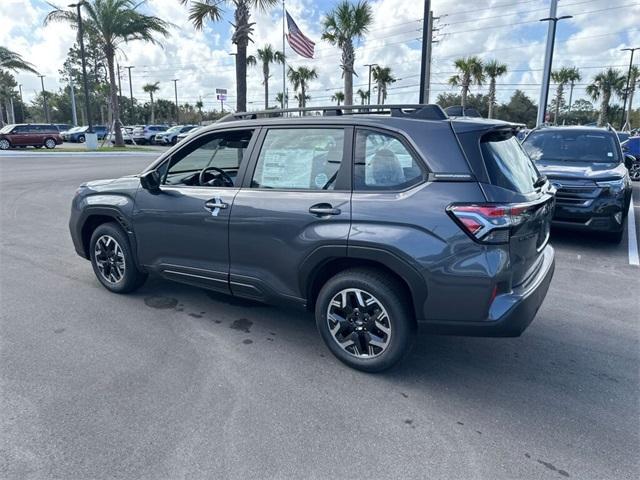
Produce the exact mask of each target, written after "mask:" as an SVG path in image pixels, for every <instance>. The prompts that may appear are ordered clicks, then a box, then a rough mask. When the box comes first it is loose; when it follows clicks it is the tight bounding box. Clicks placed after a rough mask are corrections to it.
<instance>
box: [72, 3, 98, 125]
mask: <svg viewBox="0 0 640 480" xmlns="http://www.w3.org/2000/svg"><path fill="white" fill-rule="evenodd" d="M84 3H85V2H84V0H83V1H81V2H78V3H72V4H71V5H69V7H70V8H74V7H75V8H76V9H77V14H78V38H79V39H80V58H81V60H82V83H83V87H84V111H85V114H86V116H87V126H88V129H87V133H93V126H92V125H91V105H90V103H89V80H88V78H87V60H86V59H85V58H84V34H83V33H82V14H81V12H80V7H82V5H84Z"/></svg>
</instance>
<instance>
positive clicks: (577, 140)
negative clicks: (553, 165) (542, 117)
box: [522, 131, 620, 163]
mask: <svg viewBox="0 0 640 480" xmlns="http://www.w3.org/2000/svg"><path fill="white" fill-rule="evenodd" d="M522 146H523V147H524V149H525V151H526V152H527V153H528V154H529V156H530V157H531V159H532V160H533V161H534V162H544V161H552V162H601V163H618V162H620V156H619V153H618V142H617V138H616V137H615V136H614V135H613V134H611V133H608V132H604V131H603V132H593V131H592V132H584V131H582V132H581V131H575V132H572V131H564V132H561V131H547V132H545V131H538V132H533V133H531V134H530V135H529V136H528V137H527V138H526V139H525V141H524V142H523V144H522Z"/></svg>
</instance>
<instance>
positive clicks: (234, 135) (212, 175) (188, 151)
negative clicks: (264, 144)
mask: <svg viewBox="0 0 640 480" xmlns="http://www.w3.org/2000/svg"><path fill="white" fill-rule="evenodd" d="M252 135H253V131H252V130H234V131H230V132H221V133H213V134H211V135H207V136H204V137H202V138H200V139H198V140H197V141H195V142H192V143H190V144H189V145H185V147H184V148H183V149H182V150H179V151H178V152H176V153H175V154H174V155H173V156H172V158H171V161H170V163H169V165H168V168H167V171H166V174H165V175H164V184H165V185H188V186H201V187H234V186H237V184H238V181H237V176H238V171H239V170H240V165H241V164H242V161H243V160H244V159H245V153H246V150H247V147H248V146H249V142H250V141H251V136H252ZM165 168H166V167H165Z"/></svg>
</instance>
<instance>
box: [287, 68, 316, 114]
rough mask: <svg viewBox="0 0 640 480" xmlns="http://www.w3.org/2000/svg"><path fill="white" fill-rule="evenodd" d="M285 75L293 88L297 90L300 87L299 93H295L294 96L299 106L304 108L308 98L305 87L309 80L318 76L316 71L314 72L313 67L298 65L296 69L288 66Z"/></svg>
mask: <svg viewBox="0 0 640 480" xmlns="http://www.w3.org/2000/svg"><path fill="white" fill-rule="evenodd" d="M287 77H288V78H289V81H290V82H291V83H292V84H293V89H294V90H296V91H297V90H298V89H300V95H296V96H295V98H296V100H298V104H299V106H300V108H304V107H305V106H306V105H307V100H308V99H309V97H308V96H307V94H306V92H307V87H308V85H309V82H310V81H311V80H313V79H314V78H318V72H316V69H315V68H307V67H298V68H297V69H294V68H292V67H289V70H288V71H287Z"/></svg>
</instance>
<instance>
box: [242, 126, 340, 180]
mask: <svg viewBox="0 0 640 480" xmlns="http://www.w3.org/2000/svg"><path fill="white" fill-rule="evenodd" d="M343 154H344V130H343V129H342V128H295V129H284V128H283V129H272V130H269V131H268V132H267V135H266V137H265V139H264V143H263V145H262V148H261V150H260V156H259V157H258V163H257V165H256V169H255V172H254V174H253V180H252V182H251V186H252V187H253V188H278V189H287V190H333V189H334V188H335V184H336V179H337V177H338V172H339V170H340V165H341V164H342V157H343Z"/></svg>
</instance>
